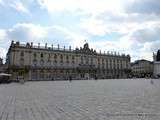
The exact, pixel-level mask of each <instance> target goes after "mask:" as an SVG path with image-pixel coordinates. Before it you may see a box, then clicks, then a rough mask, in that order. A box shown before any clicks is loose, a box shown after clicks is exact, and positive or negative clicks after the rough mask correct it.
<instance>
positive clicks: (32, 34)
mask: <svg viewBox="0 0 160 120" xmlns="http://www.w3.org/2000/svg"><path fill="white" fill-rule="evenodd" d="M0 38H1V39H0V43H1V47H2V48H3V49H5V50H6V51H7V48H8V47H6V46H9V44H10V42H11V40H15V41H20V42H22V43H23V42H34V44H37V43H41V44H44V43H48V44H54V45H57V44H60V45H61V46H62V45H68V46H69V45H72V47H76V46H78V47H79V46H80V45H81V44H82V41H83V40H84V39H85V38H86V37H85V36H83V35H80V34H78V33H75V32H73V31H70V30H69V29H67V28H65V27H62V26H41V25H36V24H31V23H18V24H16V25H14V26H13V27H11V28H9V29H2V30H0Z"/></svg>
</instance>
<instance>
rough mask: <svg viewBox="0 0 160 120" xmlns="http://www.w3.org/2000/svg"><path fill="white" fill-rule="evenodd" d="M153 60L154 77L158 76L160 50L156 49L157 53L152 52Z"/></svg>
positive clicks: (159, 72)
mask: <svg viewBox="0 0 160 120" xmlns="http://www.w3.org/2000/svg"><path fill="white" fill-rule="evenodd" d="M153 61H154V71H153V74H154V76H155V77H159V78H160V50H158V51H157V53H153Z"/></svg>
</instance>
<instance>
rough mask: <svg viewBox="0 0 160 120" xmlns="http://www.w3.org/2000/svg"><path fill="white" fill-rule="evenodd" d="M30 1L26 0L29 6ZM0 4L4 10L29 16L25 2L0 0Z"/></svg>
mask: <svg viewBox="0 0 160 120" xmlns="http://www.w3.org/2000/svg"><path fill="white" fill-rule="evenodd" d="M31 1H32V0H28V3H29V2H30V4H31ZM0 4H1V5H2V6H3V7H5V8H12V9H14V10H16V11H18V12H21V13H25V14H28V15H31V13H30V11H29V9H28V8H27V7H28V5H29V4H27V2H25V1H21V0H5V1H4V0H0Z"/></svg>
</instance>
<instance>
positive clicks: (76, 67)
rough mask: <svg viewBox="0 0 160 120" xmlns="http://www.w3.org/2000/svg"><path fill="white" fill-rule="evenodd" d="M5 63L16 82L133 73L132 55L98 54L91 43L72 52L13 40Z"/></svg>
mask: <svg viewBox="0 0 160 120" xmlns="http://www.w3.org/2000/svg"><path fill="white" fill-rule="evenodd" d="M6 62H7V64H8V66H9V72H10V73H11V74H12V78H11V79H13V80H15V79H17V77H18V76H23V77H24V79H25V80H67V79H105V78H127V77H128V74H129V72H130V56H129V55H124V54H122V55H119V54H116V53H109V52H108V53H103V54H102V53H101V52H100V53H97V52H96V51H95V50H93V49H90V48H89V45H88V43H86V44H85V45H84V46H83V48H80V49H79V48H76V49H74V50H73V49H71V47H69V49H66V48H65V46H64V47H63V48H60V47H59V45H58V46H57V47H54V46H53V45H52V46H51V47H48V46H47V44H45V46H43V47H42V46H40V44H38V46H34V45H33V43H26V44H20V43H19V42H16V43H15V42H14V41H12V43H11V45H10V48H9V50H8V53H7V60H6Z"/></svg>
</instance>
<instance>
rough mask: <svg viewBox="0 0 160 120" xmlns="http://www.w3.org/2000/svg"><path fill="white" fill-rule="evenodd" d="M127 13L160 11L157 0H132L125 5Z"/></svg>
mask: <svg viewBox="0 0 160 120" xmlns="http://www.w3.org/2000/svg"><path fill="white" fill-rule="evenodd" d="M126 11H127V12H128V13H141V14H158V15H159V13H160V2H159V0H132V1H130V2H128V4H127V6H126Z"/></svg>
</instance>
